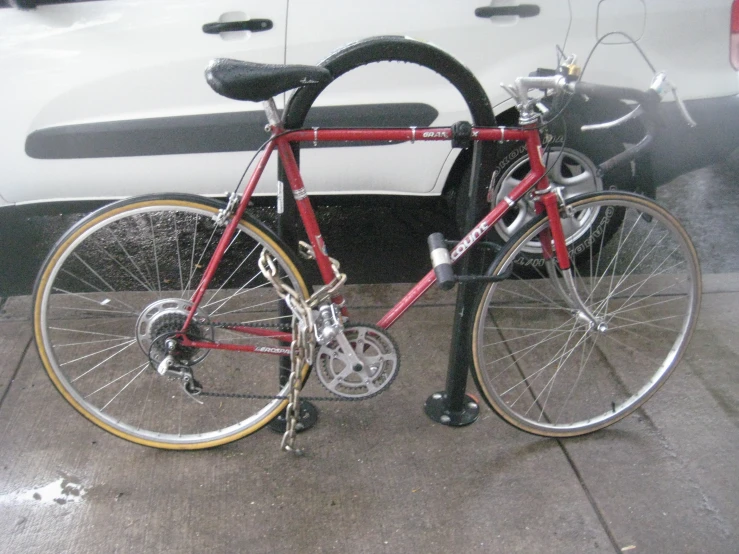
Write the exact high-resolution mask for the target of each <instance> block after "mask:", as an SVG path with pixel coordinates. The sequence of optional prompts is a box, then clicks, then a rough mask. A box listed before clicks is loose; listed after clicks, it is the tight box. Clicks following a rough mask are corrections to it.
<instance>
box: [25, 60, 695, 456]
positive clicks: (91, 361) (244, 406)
mask: <svg viewBox="0 0 739 554" xmlns="http://www.w3.org/2000/svg"><path fill="white" fill-rule="evenodd" d="M570 74H571V67H570V66H569V65H568V64H564V65H563V69H562V70H560V71H558V72H555V73H554V74H550V75H537V76H533V77H521V78H519V79H517V80H516V82H515V84H514V85H513V86H511V87H509V88H508V90H509V92H510V93H511V95H512V96H513V97H514V98H515V99H516V102H517V104H518V108H519V112H520V122H519V123H520V125H519V127H517V128H500V127H490V128H482V127H472V126H470V125H469V124H466V125H465V124H459V125H455V126H453V127H431V128H414V127H410V128H397V129H318V128H316V129H300V130H285V129H284V128H283V123H282V121H281V119H280V115H279V114H278V111H277V109H276V108H275V104H274V101H273V100H272V99H271V97H272V96H274V95H276V94H279V93H282V92H285V91H287V90H290V89H294V88H296V87H311V86H316V85H319V86H320V85H322V84H325V83H326V82H327V81H328V80H330V79H331V78H332V76H331V74H330V72H328V71H327V70H326V69H325V68H323V67H312V66H262V65H257V64H250V63H246V62H237V61H233V60H217V61H215V62H214V63H213V64H212V65H211V66H210V68H209V70H208V72H207V77H208V80H209V83H210V84H211V86H213V88H214V89H215V90H216V91H218V92H219V93H221V94H224V95H226V96H229V97H231V98H238V99H241V100H251V101H263V102H264V107H265V112H266V114H267V117H268V121H269V131H270V133H271V138H270V139H269V140H268V141H267V142H266V145H265V147H264V151H263V153H262V155H261V157H260V158H259V159H258V163H257V164H256V167H255V169H254V171H253V173H252V174H251V176H250V178H249V179H248V183H247V184H246V186H245V190H244V192H243V194H240V195H237V194H234V195H232V196H231V197H230V199H229V201H228V203H227V205H223V204H222V203H219V202H216V201H214V200H210V199H207V198H203V197H198V196H189V195H182V194H167V195H151V196H144V197H137V198H130V199H127V200H123V201H120V202H116V203H114V204H111V205H109V206H107V207H104V208H102V209H100V210H99V211H97V212H95V213H93V214H91V215H90V216H88V217H87V218H85V219H84V220H82V221H80V222H79V223H78V224H77V225H76V226H75V227H73V228H72V229H71V230H69V231H68V232H67V233H66V234H65V236H64V237H62V239H60V241H59V242H58V244H57V245H56V246H55V248H54V249H53V251H52V252H51V254H50V255H49V257H48V259H47V261H46V263H45V265H44V267H43V269H42V270H41V273H40V275H39V278H38V280H37V283H36V289H35V292H34V298H35V306H34V326H35V335H36V343H37V346H38V350H39V353H40V356H41V359H42V361H43V364H44V366H45V368H46V370H47V372H48V374H49V376H50V378H51V380H52V382H53V383H54V385H55V386H56V388H57V389H58V390H59V391H60V392H61V394H62V395H63V396H64V398H66V399H67V400H68V401H69V402H70V403H71V404H72V405H73V406H74V407H75V408H76V409H77V410H78V411H79V412H80V413H82V414H83V415H84V416H85V417H87V418H88V419H89V420H90V421H92V422H93V423H95V424H96V425H99V426H100V427H102V428H103V429H105V430H107V431H110V432H111V433H114V434H115V435H118V436H119V437H122V438H124V439H127V440H130V441H133V442H136V443H140V444H144V445H148V446H155V447H160V448H172V449H196V448H207V447H212V446H216V445H220V444H224V443H227V442H230V441H233V440H236V439H239V438H241V437H244V436H246V435H248V434H250V433H253V432H254V431H256V430H258V429H260V428H261V427H263V426H264V425H266V424H267V423H268V422H269V421H270V420H272V419H273V418H274V417H276V416H277V415H278V414H279V413H281V412H282V411H283V410H285V408H286V406H287V405H288V400H293V399H295V396H296V395H297V392H296V391H299V390H300V388H301V386H302V383H303V382H304V381H305V380H306V379H307V377H308V375H309V371H310V369H311V368H312V369H313V370H314V371H315V373H316V374H317V375H318V378H319V379H320V381H321V383H322V384H323V385H324V386H325V387H326V388H327V389H328V390H329V391H330V392H331V393H334V394H335V395H337V397H343V398H348V399H364V398H368V397H371V396H374V395H376V394H378V393H380V392H382V391H383V390H385V389H386V388H387V387H388V385H390V383H391V382H392V381H393V379H394V378H395V377H396V375H397V372H398V368H399V355H398V348H397V346H396V344H395V341H394V340H393V339H392V338H391V337H390V335H389V333H388V329H389V328H390V327H391V326H392V325H393V323H395V322H396V321H397V320H398V318H400V317H401V316H402V315H403V314H404V313H405V311H406V310H407V309H408V308H409V307H411V306H412V305H413V303H414V302H416V301H417V300H418V299H419V298H420V297H421V296H422V295H423V294H424V292H426V291H427V290H428V289H429V288H430V287H432V286H433V285H434V283H438V284H440V285H441V286H443V287H444V288H449V287H451V286H453V285H454V283H455V282H456V280H457V277H456V276H455V275H454V271H453V268H452V266H453V264H454V263H455V262H457V261H458V260H459V259H460V258H461V257H463V256H465V255H466V254H467V253H468V252H469V250H470V248H471V247H472V246H473V245H475V244H478V243H480V241H481V239H483V237H485V235H486V234H487V233H488V232H490V231H491V230H492V229H494V228H495V227H496V225H498V224H500V223H501V222H505V224H506V229H508V231H509V234H510V240H508V242H507V243H506V244H505V245H504V246H502V247H500V248H499V249H498V251H497V253H496V254H495V258H494V260H493V262H492V264H490V266H489V268H488V270H487V272H486V274H485V276H483V280H485V281H486V283H485V285H484V286H483V287H481V290H480V293H479V295H478V297H477V300H476V303H475V306H474V322H473V325H472V333H471V336H470V337H469V338H468V339H469V342H468V346H469V348H470V349H471V359H472V360H473V364H472V365H473V368H472V369H473V371H472V374H473V376H474V379H475V382H476V384H477V386H478V388H479V390H480V393H481V394H482V396H483V398H484V399H485V400H486V402H487V403H488V404H489V405H490V407H491V408H492V409H493V410H494V411H495V412H496V413H497V414H499V415H500V416H501V417H503V418H504V419H505V420H506V421H508V422H509V423H511V424H513V425H515V426H516V427H518V428H520V429H523V430H524V431H528V432H531V433H536V434H540V435H546V436H555V437H564V436H575V435H581V434H584V433H589V432H592V431H595V430H597V429H601V428H603V427H605V426H607V425H610V424H612V423H614V422H616V421H618V420H619V419H621V418H623V417H625V416H626V415H628V414H629V413H631V412H633V411H634V410H635V409H636V408H638V407H639V406H640V405H641V404H642V403H644V402H645V401H646V400H647V399H648V398H649V397H650V396H651V395H652V394H653V393H654V392H655V391H656V390H657V389H658V388H659V387H660V385H661V384H662V383H663V382H664V381H665V380H666V379H667V378H668V377H669V375H670V374H671V372H672V370H673V369H674V368H675V366H676V365H677V364H678V362H679V361H680V359H681V357H682V355H683V353H684V351H685V348H686V345H687V343H688V341H689V339H690V336H691V334H692V332H693V329H694V327H695V324H696V319H697V316H698V310H699V306H700V293H701V274H700V269H699V266H698V260H697V256H696V252H695V249H694V247H693V245H692V244H691V242H690V239H689V237H688V235H687V234H686V232H685V230H684V229H683V227H682V226H681V225H680V223H679V222H678V221H677V220H676V219H675V218H674V217H673V216H672V215H671V214H670V213H668V212H667V211H666V210H665V209H664V208H662V207H660V206H659V205H658V204H656V203H655V202H653V201H651V200H649V199H647V198H644V197H641V196H637V195H634V194H628V193H623V192H611V191H608V192H606V191H603V192H596V193H591V194H586V195H582V196H576V197H573V198H568V199H565V198H564V195H563V194H562V191H561V189H560V188H558V187H555V186H552V185H551V184H550V182H549V180H548V179H547V165H552V163H553V162H554V160H550V159H549V158H550V156H549V155H548V154H547V152H546V149H545V148H543V146H542V142H541V139H540V122H541V115H540V114H539V113H538V112H537V111H536V109H535V104H536V103H537V99H536V98H534V97H532V95H531V91H542V90H543V91H548V94H551V95H571V94H583V95H587V96H599V95H600V96H607V97H609V98H618V99H625V100H628V101H631V102H632V103H636V105H635V106H633V108H634V109H633V111H632V112H631V113H630V114H628V115H627V116H625V117H623V118H621V120H619V121H616V122H612V123H611V124H607V125H613V124H618V123H621V122H623V121H626V120H627V119H631V118H633V117H637V116H643V117H642V119H643V121H644V122H645V123H644V124H645V128H646V130H647V133H646V135H645V137H644V139H643V140H642V141H641V142H640V143H639V144H637V145H635V146H633V147H631V148H630V149H628V150H626V151H625V152H623V153H622V154H619V155H618V156H617V157H616V158H613V159H611V160H608V161H606V162H604V163H603V164H601V169H603V170H607V169H608V168H609V167H612V166H614V165H616V164H620V163H624V162H628V161H629V160H631V159H633V158H634V157H635V156H636V155H637V154H639V152H641V151H642V150H644V149H645V148H646V147H647V146H648V144H649V142H650V141H651V140H652V133H653V129H654V123H655V118H656V116H655V105H656V104H657V103H658V102H659V99H660V94H659V93H660V92H661V91H662V89H664V88H665V81H664V78H663V76H660V77H658V78H657V79H656V80H655V82H653V84H652V86H651V87H650V88H649V89H648V90H647V91H646V92H642V91H638V90H634V89H625V88H614V87H604V86H599V85H593V84H587V83H583V82H580V81H577V80H575V79H573V78H571V77H570ZM368 140H369V141H378V140H381V141H410V142H425V141H440V140H444V141H449V140H453V141H455V143H457V144H463V145H466V144H471V143H474V142H475V141H521V142H523V143H525V145H526V149H527V151H528V155H529V159H530V160H531V163H530V165H531V167H530V171H529V172H528V174H527V175H526V176H525V178H523V179H522V180H521V181H520V183H518V185H517V186H515V188H513V190H512V191H511V192H510V193H509V194H508V195H507V196H505V198H503V200H502V201H500V202H499V203H498V204H497V205H495V206H493V207H492V209H491V210H490V211H489V213H487V215H485V216H484V217H483V218H482V220H481V221H479V223H477V224H476V225H475V226H474V227H473V228H472V230H471V231H470V232H469V233H468V234H467V235H466V236H465V237H464V238H463V239H462V240H461V241H459V242H458V243H456V244H455V245H453V246H452V247H451V251H449V250H448V248H447V243H446V242H445V241H444V240H443V238H442V237H440V236H435V235H432V237H431V238H430V245H431V259H432V265H433V266H434V269H433V270H431V271H429V273H428V274H427V275H426V276H425V277H424V278H423V279H422V280H421V281H420V282H419V283H418V284H416V285H415V286H413V288H412V289H411V290H410V291H409V292H408V293H407V294H406V295H405V296H404V297H403V298H401V299H400V300H399V301H398V303H397V304H396V305H395V306H394V307H393V308H392V309H390V310H389V311H388V312H387V313H386V314H385V315H384V316H383V317H382V318H381V319H380V320H379V321H378V322H377V323H376V324H374V325H360V324H353V323H352V322H351V319H350V318H349V310H348V308H347V306H346V305H345V303H344V300H343V297H342V296H341V291H340V287H341V285H342V284H343V280H344V276H343V275H342V274H341V272H340V270H339V268H338V263H337V262H335V261H334V260H332V259H331V258H330V257H329V256H328V251H327V247H326V244H324V241H323V239H322V236H321V231H320V229H319V226H318V223H317V221H316V218H315V215H314V212H313V209H312V207H311V203H310V201H309V199H308V195H307V193H306V188H305V186H304V183H303V180H302V178H301V176H300V172H299V168H298V165H297V163H296V161H295V157H294V155H293V151H292V148H291V145H292V144H293V143H295V142H301V141H310V142H321V141H368ZM275 150H276V151H277V152H278V154H279V156H280V159H281V160H282V163H283V166H284V168H285V171H286V173H287V177H288V181H289V187H290V189H291V190H292V193H293V196H294V198H295V201H296V203H297V207H298V210H299V213H300V218H301V220H302V222H303V225H304V227H305V230H306V233H307V236H308V239H309V242H310V244H309V245H307V244H304V245H303V247H302V248H301V250H302V251H301V254H302V257H303V258H306V259H311V260H314V261H315V263H316V264H317V267H318V270H319V272H320V275H321V278H322V279H323V281H324V285H325V286H324V287H323V288H322V289H320V290H319V292H317V293H313V294H311V292H312V291H311V289H310V288H309V286H308V284H307V283H306V279H305V278H304V277H303V274H302V273H301V270H300V268H301V265H302V263H304V261H303V260H299V259H298V257H297V256H296V255H295V254H294V253H293V252H292V251H291V249H290V248H289V247H287V246H286V245H285V244H283V242H282V241H281V240H280V239H279V238H278V237H277V236H276V235H275V234H274V233H273V232H271V231H270V230H269V229H268V228H266V227H265V226H264V225H262V224H261V223H260V222H259V221H257V220H256V219H255V218H254V217H253V216H252V215H251V214H250V213H249V211H248V209H247V206H248V205H249V201H250V199H251V197H252V194H253V192H254V189H255V187H256V185H257V182H258V181H259V179H260V177H261V176H262V173H263V171H264V168H265V166H266V164H267V161H268V160H269V158H270V156H271V155H272V154H273V153H274V151H275ZM527 214H528V215H527ZM513 222H517V223H516V224H515V225H514V224H513ZM263 252H264V253H265V254H264V255H262V253H263ZM260 258H261V260H262V263H261V266H262V268H263V269H264V271H262V270H261V269H260V263H259V260H260ZM273 284H275V285H276V286H277V287H278V289H279V290H280V291H281V296H277V295H276V294H275V290H274V289H273V286H272V285H273ZM287 306H289V307H290V308H292V309H293V310H294V311H297V312H301V310H302V315H301V316H300V317H298V318H297V319H296V320H295V321H297V323H296V325H293V321H294V320H293V314H292V313H291V311H290V310H288V309H286V307H287ZM296 329H297V331H296ZM296 333H297V334H299V335H300V336H301V341H302V342H300V344H299V347H300V348H298V350H299V351H296V349H295V348H293V347H291V346H289V345H290V344H291V342H292V341H293V339H294V338H295V336H294V335H295V334H296ZM291 355H292V357H293V367H292V372H291V379H289V380H288V381H287V382H285V383H284V384H282V385H278V384H277V380H276V375H275V374H276V372H275V365H276V364H274V363H268V361H267V358H269V357H270V356H273V357H274V356H291ZM296 360H297V362H296ZM293 423H294V421H293Z"/></svg>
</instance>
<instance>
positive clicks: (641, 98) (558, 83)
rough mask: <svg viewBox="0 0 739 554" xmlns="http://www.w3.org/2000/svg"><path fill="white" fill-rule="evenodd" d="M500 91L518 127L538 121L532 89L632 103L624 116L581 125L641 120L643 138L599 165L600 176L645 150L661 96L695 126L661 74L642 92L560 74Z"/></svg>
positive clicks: (522, 79)
mask: <svg viewBox="0 0 739 554" xmlns="http://www.w3.org/2000/svg"><path fill="white" fill-rule="evenodd" d="M578 74H579V72H578ZM503 88H505V90H507V91H508V93H509V94H510V95H511V96H512V97H513V98H514V99H515V100H516V101H517V104H518V108H519V112H520V114H521V121H520V122H521V124H530V123H532V122H534V121H536V120H537V118H538V115H536V114H535V113H534V110H533V104H534V100H532V99H531V98H530V97H529V91H530V90H532V89H539V90H554V91H555V92H566V93H574V94H581V95H585V96H589V97H593V98H596V97H597V98H604V99H610V100H619V101H621V100H627V101H632V102H636V103H637V104H638V105H637V106H636V107H635V108H634V109H633V110H632V111H631V112H629V113H628V114H626V115H625V116H622V117H620V118H618V119H616V120H614V121H610V122H605V123H599V124H595V125H584V126H583V127H582V128H581V130H582V131H592V130H596V129H609V128H611V127H615V126H617V125H621V124H622V123H625V122H627V121H629V120H631V119H634V118H636V117H642V120H643V123H644V128H645V135H644V137H643V138H642V139H641V140H640V141H639V142H638V143H637V144H635V145H634V146H631V147H629V148H627V149H626V150H624V151H623V152H621V153H620V154H617V155H616V156H614V157H612V158H609V159H608V160H606V161H604V162H602V163H601V164H600V165H599V166H598V172H599V174H601V175H602V174H603V173H606V172H608V171H610V170H611V169H613V168H614V167H616V166H618V165H620V164H622V163H626V162H628V161H631V160H633V159H634V158H636V157H637V156H638V155H639V154H641V153H642V152H643V151H645V150H646V149H647V148H649V146H650V145H651V143H652V141H653V140H654V134H655V132H656V130H657V127H658V125H659V123H660V116H659V112H658V110H657V106H658V105H659V103H660V101H661V100H662V95H664V94H665V93H667V92H672V94H673V95H674V97H675V100H676V101H677V103H678V106H679V108H680V112H681V114H682V116H683V118H684V119H685V121H686V122H687V124H688V125H689V126H691V127H693V126H695V122H694V121H693V119H692V118H691V117H690V114H689V113H688V110H687V109H686V107H685V105H684V104H683V103H682V101H681V100H680V98H679V97H678V95H677V91H676V89H675V87H674V86H673V85H672V84H671V83H670V82H669V81H668V80H667V76H666V75H665V74H664V73H658V74H657V75H655V77H654V79H653V80H652V83H651V85H650V87H649V88H648V89H647V90H644V91H642V90H638V89H633V88H627V87H614V86H610V85H600V84H596V83H588V82H583V81H579V80H576V81H573V80H572V78H571V77H570V78H568V75H566V74H564V73H563V72H562V71H559V72H553V74H550V75H541V74H536V75H531V76H529V77H519V78H518V79H516V81H515V85H514V86H510V87H508V86H503Z"/></svg>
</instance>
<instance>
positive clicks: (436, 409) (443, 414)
mask: <svg viewBox="0 0 739 554" xmlns="http://www.w3.org/2000/svg"><path fill="white" fill-rule="evenodd" d="M423 410H424V412H426V415H427V416H429V417H430V418H431V419H433V420H434V421H435V422H437V423H441V424H442V425H449V426H450V427H462V426H464V425H469V424H470V423H474V422H475V421H476V420H477V417H478V416H479V415H480V405H479V404H478V402H477V400H475V399H474V398H473V397H472V396H470V395H469V394H465V395H464V402H463V403H462V409H461V410H460V411H458V412H456V411H451V410H450V409H449V398H448V397H447V395H446V393H443V392H435V393H434V394H432V395H431V396H429V397H428V399H427V400H426V404H424V406H423Z"/></svg>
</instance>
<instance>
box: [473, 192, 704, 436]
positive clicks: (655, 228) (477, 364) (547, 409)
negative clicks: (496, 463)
mask: <svg viewBox="0 0 739 554" xmlns="http://www.w3.org/2000/svg"><path fill="white" fill-rule="evenodd" d="M567 206H568V207H569V208H571V209H572V210H573V211H574V212H575V214H576V213H577V212H578V211H581V210H586V209H590V210H602V211H603V214H604V217H603V220H608V219H615V220H617V221H619V229H618V231H617V232H616V233H612V234H610V235H609V236H607V233H605V232H603V231H602V227H603V225H607V224H608V222H607V221H606V222H605V223H603V222H602V223H601V226H600V227H593V228H591V229H590V230H589V231H588V233H589V237H588V238H587V239H586V240H585V241H584V244H585V247H584V249H582V247H580V248H581V250H582V251H581V252H579V253H577V256H575V252H571V254H570V257H571V259H576V260H577V262H576V264H575V265H574V266H573V273H574V275H575V283H576V285H575V286H576V288H577V290H578V293H579V295H580V297H581V298H582V299H583V301H584V303H585V305H586V306H587V307H588V308H589V309H590V310H591V312H592V313H593V314H594V315H595V317H596V319H597V321H598V325H600V324H601V323H602V324H604V327H603V329H598V327H597V326H591V325H590V324H589V323H588V322H587V321H586V320H585V318H583V317H581V316H579V315H578V310H576V309H573V308H572V307H571V305H568V303H567V302H566V301H565V300H564V297H563V295H562V294H560V293H559V292H558V289H559V286H560V284H562V277H561V274H560V272H559V271H556V272H555V274H554V276H553V277H552V276H550V274H549V273H548V272H546V271H545V269H544V262H543V260H542V263H541V265H539V266H537V265H536V264H532V263H531V258H530V257H521V256H520V253H521V251H522V250H523V249H524V248H525V247H526V245H527V244H528V245H529V246H530V243H531V241H532V238H537V237H541V231H542V230H545V229H548V227H549V220H548V218H547V217H546V215H541V216H539V217H537V218H535V219H534V220H532V221H531V222H530V223H529V225H528V226H527V227H525V228H523V229H521V230H520V231H519V232H518V233H517V234H515V235H514V236H513V237H512V238H511V240H510V241H509V243H508V245H507V246H506V247H505V248H504V250H503V251H501V252H500V253H499V254H498V256H497V257H496V259H495V260H494V261H493V263H492V265H491V266H490V269H489V274H490V275H500V274H502V273H503V272H505V271H506V270H507V269H508V268H509V267H510V266H511V265H514V266H515V265H516V264H525V269H526V271H524V272H523V273H520V274H519V273H517V272H516V271H515V270H514V272H513V276H512V277H511V278H510V279H507V280H505V281H501V282H497V283H496V282H493V283H490V284H488V285H487V286H486V287H485V288H483V289H482V290H481V292H480V294H479V295H478V300H477V304H476V311H475V319H474V324H473V329H472V334H471V345H470V346H471V348H472V359H473V372H472V373H473V376H474V378H475V382H476V384H477V386H478V388H479V390H480V392H481V394H482V396H483V397H484V398H485V400H486V402H487V403H488V405H489V406H490V407H491V408H492V409H493V410H494V411H495V412H496V413H497V414H498V415H499V416H501V417H502V418H503V419H504V420H505V421H507V422H508V423H510V424H512V425H514V426H516V427H518V428H519V429H522V430H523V431H527V432H529V433H533V434H537V435H543V436H549V437H568V436H577V435H583V434H587V433H591V432H593V431H597V430H598V429H602V428H604V427H606V426H608V425H611V424H613V423H615V422H617V421H619V420H620V419H622V418H624V417H626V416H627V415H628V414H630V413H632V412H633V411H634V410H636V409H637V408H639V407H640V406H641V405H642V404H643V403H644V402H646V401H647V400H648V399H649V398H650V397H651V396H652V395H653V394H654V393H655V392H656V391H657V389H659V387H660V386H661V385H662V384H663V383H664V382H665V381H666V380H667V378H668V377H669V376H670V374H671V373H672V371H673V370H674V368H675V367H676V366H677V364H678V363H679V361H680V359H681V357H682V355H683V353H684V352H685V348H686V346H687V344H688V342H689V340H690V337H691V335H692V333H693V330H694V328H695V324H696V321H697V318H698V311H699V309H700V300H701V299H700V295H701V274H700V267H699V265H698V257H697V255H696V252H695V248H694V247H693V245H692V243H691V242H690V239H689V237H688V235H687V233H686V232H685V230H684V229H683V227H682V226H681V225H680V223H679V222H678V221H677V220H676V219H675V218H674V217H673V216H672V215H671V214H670V213H669V212H667V211H666V210H665V209H664V208H662V207H660V206H659V205H658V204H656V203H655V202H653V201H651V200H648V199H646V198H644V197H641V196H638V195H635V194H631V193H624V192H603V193H593V194H588V195H584V196H582V197H577V198H574V199H571V200H570V201H568V202H567ZM599 229H601V230H600V234H599ZM588 243H589V244H588ZM532 271H533V272H534V273H535V276H533V277H532ZM519 275H522V276H519Z"/></svg>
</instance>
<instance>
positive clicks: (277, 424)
mask: <svg viewBox="0 0 739 554" xmlns="http://www.w3.org/2000/svg"><path fill="white" fill-rule="evenodd" d="M316 421H318V408H316V406H315V404H313V403H311V402H308V401H307V400H301V401H300V417H299V418H298V422H297V423H296V424H295V430H296V431H297V432H298V433H302V432H303V431H307V430H308V429H310V428H311V427H313V426H314V425H315V424H316ZM267 427H269V428H270V429H271V430H272V431H274V432H275V433H284V432H285V431H286V430H287V419H286V418H285V410H282V411H281V412H280V413H279V414H278V415H277V417H276V418H274V419H273V420H272V421H270V422H269V423H268V424H267Z"/></svg>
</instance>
